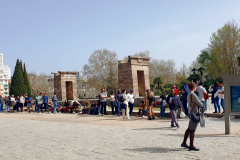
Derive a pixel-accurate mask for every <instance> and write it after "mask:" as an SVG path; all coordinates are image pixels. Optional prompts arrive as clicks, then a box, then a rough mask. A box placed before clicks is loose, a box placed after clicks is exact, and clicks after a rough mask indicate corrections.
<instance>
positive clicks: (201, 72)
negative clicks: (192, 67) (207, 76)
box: [197, 67, 205, 81]
mask: <svg viewBox="0 0 240 160" xmlns="http://www.w3.org/2000/svg"><path fill="white" fill-rule="evenodd" d="M204 70H205V69H204V68H203V67H200V68H198V70H197V71H198V72H199V73H200V75H201V81H202V76H203V71H204Z"/></svg>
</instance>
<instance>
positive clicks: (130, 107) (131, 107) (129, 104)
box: [128, 102, 134, 116]
mask: <svg viewBox="0 0 240 160" xmlns="http://www.w3.org/2000/svg"><path fill="white" fill-rule="evenodd" d="M133 105H134V104H133V103H131V102H128V106H129V109H130V112H129V113H130V114H129V115H130V116H132V111H133Z"/></svg>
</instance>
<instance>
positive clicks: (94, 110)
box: [90, 101, 98, 115]
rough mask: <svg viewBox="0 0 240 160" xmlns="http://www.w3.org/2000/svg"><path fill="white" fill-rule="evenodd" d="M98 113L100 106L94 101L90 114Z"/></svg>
mask: <svg viewBox="0 0 240 160" xmlns="http://www.w3.org/2000/svg"><path fill="white" fill-rule="evenodd" d="M97 114H98V108H97V106H96V104H95V102H94V101H93V102H92V105H91V108H90V115H97Z"/></svg>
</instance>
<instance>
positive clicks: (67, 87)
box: [52, 71, 77, 101]
mask: <svg viewBox="0 0 240 160" xmlns="http://www.w3.org/2000/svg"><path fill="white" fill-rule="evenodd" d="M76 73H77V72H68V71H58V73H52V74H54V92H55V93H57V98H58V99H59V101H64V100H66V99H67V100H77V83H76Z"/></svg>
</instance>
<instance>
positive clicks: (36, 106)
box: [35, 102, 38, 112]
mask: <svg viewBox="0 0 240 160" xmlns="http://www.w3.org/2000/svg"><path fill="white" fill-rule="evenodd" d="M37 108H38V104H37V102H36V105H35V112H36V111H37Z"/></svg>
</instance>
